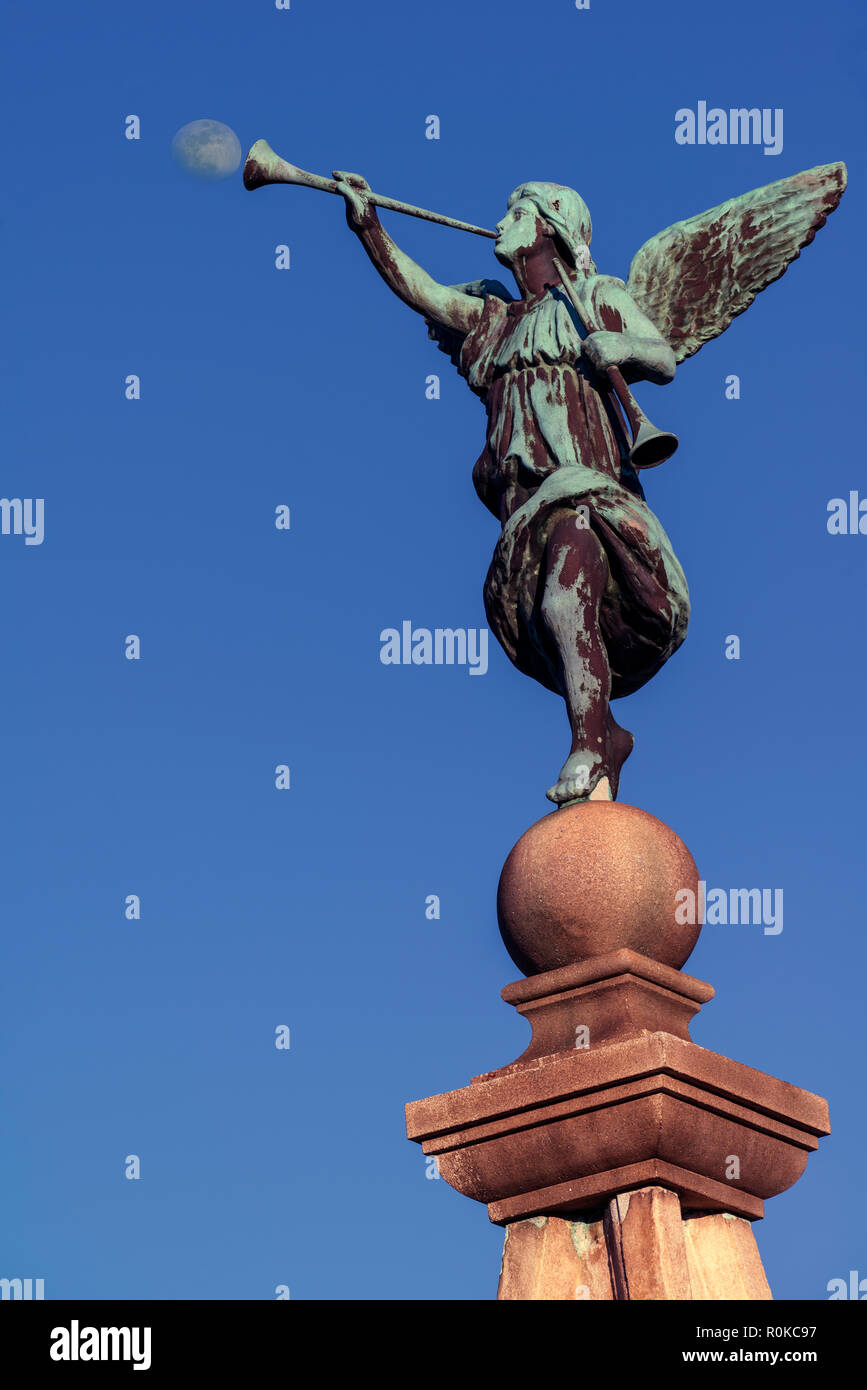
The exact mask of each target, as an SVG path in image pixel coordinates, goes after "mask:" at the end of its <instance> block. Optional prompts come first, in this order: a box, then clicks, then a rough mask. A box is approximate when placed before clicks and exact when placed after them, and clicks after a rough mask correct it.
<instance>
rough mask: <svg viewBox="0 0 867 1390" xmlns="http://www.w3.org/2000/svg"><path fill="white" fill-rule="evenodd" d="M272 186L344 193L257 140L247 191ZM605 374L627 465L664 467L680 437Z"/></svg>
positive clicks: (436, 217) (395, 206)
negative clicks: (623, 425)
mask: <svg viewBox="0 0 867 1390" xmlns="http://www.w3.org/2000/svg"><path fill="white" fill-rule="evenodd" d="M272 183H290V184H296V185H298V186H299V187H302V188H317V189H319V191H320V192H321V193H339V192H340V189H339V186H338V180H337V179H326V178H322V177H321V175H319V174H308V173H307V171H306V169H299V168H298V167H297V165H295V164H290V163H289V161H288V160H286V159H282V158H281V156H280V155H279V154H277V153H275V151H274V150H272V148H271V146H270V145H269V144H268V141H267V140H257V141H256V143H255V144H254V145H252V146H251V147H250V151H249V153H248V155H247V158H246V160H245V162H244V187H245V188H247V189H250V190H252V189H255V188H264V187H265V186H266V185H268V184H272ZM365 197H366V198H367V200H368V202H370V203H373V204H374V205H375V206H376V207H379V208H385V210H386V211H387V212H402V213H405V214H406V215H407V216H409V217H420V218H422V219H423V220H424V221H425V222H435V223H437V225H438V226H440V227H454V228H455V229H456V230H457V231H459V232H472V233H473V234H474V235H475V236H485V237H490V238H491V240H494V241H495V240H496V237H497V233H496V232H492V231H490V230H489V228H487V227H477V226H476V225H475V223H473V222H461V221H459V219H458V218H456V217H446V216H444V215H443V214H442V213H439V212H431V211H430V210H429V209H428V208H420V207H416V206H415V204H414V203H404V202H402V201H401V200H400V199H398V198H387V197H385V196H384V195H383V194H381V193H374V192H373V191H372V190H368V189H365ZM558 268H559V269H560V272H561V278H562V280H563V285H564V289H565V290H566V292H567V294H568V295H569V298H570V299H571V301H572V304H573V306H574V308H575V310H576V312H577V313H578V314H579V317H581V318H582V320H585V319H586V311H585V310H584V309H583V308H582V307H581V306H579V304H578V303H577V301H576V298H575V295H574V294H573V292H572V287H571V281H570V279H569V277H568V275H567V273H566V271H565V269H564V268H563V267H562V266H560V265H559V263H558ZM585 327H586V328H587V329H588V331H592V328H591V326H590V325H589V324H586V323H585ZM606 375H607V378H608V382H609V384H610V386H611V390H612V392H613V394H614V395H615V396H616V397H617V399H618V401H619V402H620V405H621V406H622V408H623V413H624V415H625V416H626V419H627V420H628V422H629V428H630V430H631V432H632V445H631V448H630V451H629V460H630V462H631V464H632V466H633V467H634V468H636V469H639V468H656V467H658V465H659V464H660V463H664V462H665V460H666V459H668V458H671V455H672V454H673V453H674V451H675V449H676V448H677V444H678V440H677V435H675V434H670V433H669V432H668V431H667V430H660V429H657V427H656V425H654V424H652V423H651V421H650V420H649V419H648V418H647V416H646V415H645V413H644V411H643V410H642V409H641V406H640V405H639V404H638V402H637V401H636V399H635V397H634V396H633V394H632V392H631V391H630V389H629V387H628V386H627V384H626V382H625V381H624V379H623V376H622V374H621V372H620V370H619V368H617V367H609V368H608V369H607V373H606Z"/></svg>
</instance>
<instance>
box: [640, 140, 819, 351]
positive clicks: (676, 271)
mask: <svg viewBox="0 0 867 1390" xmlns="http://www.w3.org/2000/svg"><path fill="white" fill-rule="evenodd" d="M845 187H846V165H845V164H819V165H817V166H816V168H815V169H807V170H805V172H804V173H802V174H792V175H791V176H790V177H789V178H787V179H778V180H777V182H776V183H769V184H766V185H765V186H764V188H755V189H753V191H752V192H751V193H743V194H742V195H741V196H740V198H732V199H731V200H730V201H729V202H727V203H721V204H720V206H719V207H716V208H711V209H710V211H709V212H700V213H699V214H698V216H697V217H689V218H687V219H686V221H685V222H675V224H674V226H673V227H666V229H665V231H663V232H658V233H657V235H656V236H655V237H651V239H650V241H646V242H645V243H644V245H643V246H642V247H641V250H640V251H637V252H636V254H635V256H634V257H633V259H632V264H631V265H630V267H629V280H628V281H627V289H628V291H629V293H630V295H631V296H632V298H633V299H634V300H635V302H636V304H637V305H638V306H639V308H640V309H643V310H644V312H645V314H647V316H648V318H649V319H651V320H652V321H653V323H655V324H656V326H657V328H658V329H659V331H660V333H661V334H662V335H663V337H664V338H666V339H667V341H668V342H669V343H670V344H671V346H672V348H673V350H674V354H675V356H676V358H677V360H678V362H682V361H683V360H684V358H685V357H691V356H692V354H693V353H694V352H698V350H699V348H700V347H701V346H702V344H704V343H706V342H708V341H709V340H710V339H711V338H716V337H718V336H719V334H720V333H722V332H723V331H724V330H725V329H726V328H728V326H729V324H730V323H731V321H732V319H733V318H735V317H736V316H737V315H738V314H742V313H743V312H744V310H745V309H748V308H749V307H750V305H751V304H752V302H753V300H754V299H755V297H756V295H757V294H758V293H759V291H760V290H763V289H764V288H765V286H766V285H769V284H770V283H771V281H772V280H778V279H779V278H780V276H781V275H782V273H783V271H784V270H785V269H786V267H787V266H788V265H789V264H790V263H791V262H792V261H794V260H795V259H796V258H797V257H798V256H799V255H800V253H801V248H802V247H803V246H807V245H809V243H810V242H811V241H812V240H813V237H814V236H815V235H816V232H817V231H818V230H819V228H820V227H821V226H823V225H824V223H825V219H826V218H827V217H828V215H829V213H832V212H833V211H834V209H835V208H836V206H837V204H838V203H839V201H840V199H841V198H842V196H843V190H844V188H845Z"/></svg>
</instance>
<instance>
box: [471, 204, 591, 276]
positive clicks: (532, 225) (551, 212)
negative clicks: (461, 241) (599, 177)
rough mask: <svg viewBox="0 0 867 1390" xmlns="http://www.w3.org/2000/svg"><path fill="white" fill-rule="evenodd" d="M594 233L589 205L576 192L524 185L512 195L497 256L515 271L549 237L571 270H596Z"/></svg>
mask: <svg viewBox="0 0 867 1390" xmlns="http://www.w3.org/2000/svg"><path fill="white" fill-rule="evenodd" d="M592 231H593V227H592V223H591V221H590V213H589V211H588V209H587V204H586V203H585V202H584V199H583V198H582V197H581V195H580V194H579V193H576V192H575V189H574V188H566V187H565V185H564V184H561V183H522V184H519V185H518V187H517V188H516V189H515V191H514V192H513V193H512V194H511V196H510V198H509V207H508V210H507V212H506V215H505V217H503V218H502V219H501V221H499V222H498V223H497V240H496V241H495V243H494V255H495V256H496V257H497V260H498V261H500V262H501V263H502V264H503V265H508V266H510V267H511V268H512V270H513V271H514V270H515V269H516V268H517V266H518V264H519V262H520V260H521V259H522V257H526V256H527V255H528V254H529V253H530V252H533V251H535V250H536V249H537V248H538V247H539V245H540V242H541V241H542V240H543V239H544V238H545V237H547V238H548V239H549V240H550V241H551V242H552V246H553V250H554V251H555V252H556V254H557V255H558V256H559V257H560V259H561V260H563V261H564V262H565V264H566V265H567V266H569V267H571V268H576V267H579V266H580V267H583V268H584V269H586V270H590V269H593V270H595V268H596V267H595V266H594V264H593V261H592V260H591V259H590V252H589V250H588V247H589V245H590V237H591V235H592Z"/></svg>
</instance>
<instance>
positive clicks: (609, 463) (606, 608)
mask: <svg viewBox="0 0 867 1390" xmlns="http://www.w3.org/2000/svg"><path fill="white" fill-rule="evenodd" d="M244 182H245V184H246V186H247V187H248V188H257V187H260V186H262V185H263V184H265V183H298V184H304V185H306V186H308V187H315V188H320V189H322V190H323V191H327V192H331V193H338V194H340V195H342V196H343V198H344V199H345V202H346V209H347V221H348V223H349V226H350V227H351V228H352V229H353V231H354V232H355V233H356V234H357V235H358V237H359V239H360V241H361V243H362V245H363V246H364V249H365V251H366V252H367V255H368V256H369V258H370V260H371V261H372V262H373V264H374V266H375V267H376V269H377V271H378V272H379V274H380V275H381V276H382V278H383V280H385V282H386V284H387V285H388V286H389V288H390V289H392V290H393V291H394V293H395V294H396V295H397V296H398V297H399V298H400V299H402V300H403V302H404V303H405V304H408V305H409V307H410V308H411V309H415V310H416V312H417V313H419V314H421V315H422V316H423V317H424V319H425V321H426V323H427V325H428V329H429V333H430V336H431V337H433V338H435V339H436V340H437V341H438V342H439V345H440V347H441V349H442V350H443V351H445V352H447V353H448V354H449V356H450V357H451V360H452V362H453V363H454V365H455V366H456V367H457V369H458V371H459V372H460V374H461V375H462V376H463V377H465V378H466V380H467V382H468V384H469V386H470V389H471V390H472V391H474V392H475V393H476V394H477V395H478V396H480V397H481V399H482V400H483V401H484V404H485V408H486V410H487V417H488V426H487V435H486V440H485V447H484V449H483V451H482V453H481V455H480V456H479V458H478V460H477V461H476V464H475V467H474V470H473V482H474V484H475V487H476V491H477V493H478V495H479V497H480V498H481V500H482V501H483V502H484V504H485V506H486V507H488V508H489V510H490V511H491V512H493V514H494V516H495V517H496V518H497V520H498V521H499V522H500V525H501V527H502V532H501V535H500V539H499V541H498V543H497V546H496V549H495V551H494V556H493V559H492V561H491V565H490V568H489V570H488V575H487V578H486V580H485V589H484V597H485V610H486V613H487V617H488V622H489V624H490V627H491V629H492V631H493V632H494V634H495V635H496V637H497V640H498V641H499V642H500V645H501V646H502V647H503V649H504V651H505V652H506V653H507V655H508V656H509V658H510V660H511V661H512V662H514V664H515V665H516V666H517V667H518V669H519V670H521V671H523V672H524V673H525V674H527V675H529V676H532V677H533V678H534V679H535V680H537V681H540V682H541V683H542V684H543V685H545V686H547V687H548V689H550V690H553V691H556V692H557V693H558V694H560V695H562V696H563V698H564V700H565V701H566V707H567V711H568V715H569V723H570V726H571V731H572V745H571V748H570V751H569V756H568V757H567V758H566V761H565V762H564V764H563V767H562V768H561V770H560V773H559V776H558V778H557V780H556V782H555V784H554V785H553V786H552V787H551V788H550V789H549V791H548V793H547V795H548V797H549V799H550V800H551V801H553V802H555V803H556V804H557V805H566V804H569V803H572V802H578V801H586V800H613V799H615V798H616V796H617V789H618V783H619V778H620V769H621V767H622V765H623V763H624V762H625V760H626V758H627V757H628V756H629V753H630V752H631V750H632V745H633V739H632V735H631V734H630V733H628V732H627V731H626V730H625V729H622V728H621V727H620V726H619V724H617V722H616V721H615V719H614V717H613V715H612V714H611V709H610V701H611V700H612V699H616V698H618V697H620V696H624V695H629V694H631V693H632V692H633V691H634V690H638V689H639V688H640V687H641V686H642V685H644V684H645V682H647V681H648V680H650V678H651V677H652V676H654V675H655V674H656V672H657V671H658V670H659V669H660V668H661V667H662V666H663V665H664V663H665V662H666V661H667V660H668V658H669V657H670V656H671V655H672V653H673V652H675V651H676V650H677V648H678V647H679V646H680V644H681V642H682V641H683V639H684V637H685V635H686V629H687V624H688V621H689V594H688V589H687V584H686V579H685V578H684V574H683V571H682V569H681V567H680V564H679V563H678V560H677V557H676V556H675V554H674V551H673V549H672V546H671V542H670V541H669V539H668V537H667V536H666V534H665V531H664V530H663V528H662V526H661V525H660V523H659V521H658V520H657V518H656V517H655V516H654V514H653V512H652V511H651V510H650V508H649V507H648V506H647V503H646V501H645V497H644V491H643V489H642V487H641V484H640V482H639V479H638V471H639V470H641V469H644V468H649V467H653V466H656V465H657V464H659V463H662V462H663V461H664V460H665V459H666V458H668V457H669V456H670V455H671V454H672V453H673V452H674V449H675V448H676V447H677V440H676V439H675V437H674V436H673V435H671V434H667V433H665V432H664V431H662V430H658V429H656V428H655V427H654V426H653V425H651V424H650V422H649V421H648V420H647V417H646V416H644V414H643V412H641V410H640V408H639V407H638V406H637V403H636V402H635V401H634V399H633V397H632V395H631V392H630V391H629V383H631V382H637V381H650V382H653V383H655V384H657V385H664V384H666V383H667V382H670V381H671V380H672V379H673V377H674V374H675V370H676V367H677V364H678V363H679V362H682V361H683V360H684V359H685V358H687V357H690V356H692V354H693V353H695V352H697V351H698V349H699V348H700V347H701V346H702V345H703V344H704V343H706V342H708V341H709V340H710V339H711V338H715V337H717V336H718V335H719V334H720V333H722V332H723V331H724V330H725V329H726V328H727V327H728V325H729V324H730V323H731V321H732V319H733V318H735V317H736V315H738V314H741V313H743V311H744V310H745V309H747V308H748V307H749V305H750V304H751V303H752V302H753V300H754V299H755V297H756V295H757V294H758V293H759V292H760V291H761V290H762V289H764V288H765V286H766V285H768V284H770V283H771V282H772V281H773V280H776V279H778V278H779V277H780V275H782V274H783V272H784V270H785V269H786V267H787V266H788V265H789V263H790V262H791V261H793V260H794V259H795V258H796V257H797V256H798V255H799V254H800V251H801V249H802V248H803V247H804V246H806V245H807V244H808V243H809V242H810V241H812V239H813V237H814V236H815V233H816V231H817V230H818V229H819V228H820V227H821V226H822V225H823V224H824V222H825V220H826V218H827V217H828V215H829V214H830V213H831V212H833V210H834V209H835V208H836V206H837V204H838V203H839V201H840V198H841V196H842V193H843V190H844V188H845V186H846V169H845V165H843V164H841V163H835V164H826V165H819V166H818V167H816V168H814V169H809V170H807V171H805V172H804V173H799V174H794V175H792V176H791V177H789V178H785V179H779V180H778V181H777V182H775V183H771V184H768V185H766V186H765V187H762V188H758V189H755V190H753V191H752V192H749V193H745V194H743V195H742V196H741V197H739V198H734V199H732V200H730V201H729V202H726V203H723V204H721V205H720V206H719V207H715V208H712V209H711V210H710V211H708V212H704V213H700V214H699V215H698V216H695V217H691V218H689V219H687V220H686V221H683V222H678V223H675V224H674V226H671V227H668V228H666V229H665V230H664V231H662V232H659V233H658V234H657V235H656V236H654V237H652V238H651V239H650V241H648V242H646V243H645V244H644V246H642V247H641V249H640V250H639V251H638V252H637V254H636V255H635V256H634V258H633V260H632V263H631V265H630V268H629V276H628V279H627V281H626V282H625V283H624V281H623V280H620V279H618V278H617V277H616V276H611V275H600V274H599V273H598V271H597V269H596V266H595V264H594V262H593V260H592V258H591V255H590V250H589V247H590V238H591V222H590V214H589V212H588V210H587V207H586V205H585V203H584V201H583V199H582V198H581V197H580V196H579V194H578V193H576V192H575V190H574V189H572V188H567V187H564V186H563V185H561V184H556V183H542V182H533V183H523V184H520V185H519V186H518V187H517V188H516V189H515V190H514V192H513V193H512V194H511V196H510V198H509V202H508V207H507V210H506V212H505V214H504V216H503V217H502V219H501V221H500V222H498V223H497V227H496V231H495V232H490V231H488V230H487V229H486V228H483V227H477V226H474V225H472V224H469V223H465V222H458V221H456V220H454V219H452V218H447V217H443V216H441V215H438V214H434V213H429V212H427V211H426V210H424V209H421V208H417V207H413V206H410V205H408V204H403V203H400V202H397V201H396V200H394V199H390V198H385V197H381V196H380V195H378V194H375V193H373V191H372V190H371V189H370V188H369V185H368V184H367V182H366V180H364V179H363V178H361V177H360V176H359V175H357V174H351V173H348V172H345V171H340V170H335V171H334V179H333V180H331V179H323V178H319V177H318V176H316V175H312V174H307V173H305V172H304V171H303V170H299V169H297V168H295V167H294V166H293V165H290V164H288V163H287V162H286V161H284V160H281V159H280V158H279V156H277V155H275V154H274V152H273V150H271V149H270V147H269V146H268V145H267V144H266V143H265V142H264V141H258V142H257V143H256V144H255V145H254V146H253V148H252V149H251V151H250V154H249V155H248V158H247V162H246V165H245V169H244ZM377 205H379V206H383V207H387V208H390V209H392V210H395V211H401V212H407V213H410V214H411V215H413V216H418V217H424V218H426V219H428V220H431V221H435V222H438V223H440V224H442V225H446V226H453V227H458V228H460V229H462V230H465V231H471V232H475V233H477V234H479V235H482V236H489V237H492V238H494V239H495V244H494V254H495V255H496V257H497V260H498V261H499V262H500V263H501V264H502V265H504V266H507V267H508V268H509V269H510V270H511V272H512V274H513V276H514V279H515V281H516V283H517V287H518V290H519V296H518V297H517V298H516V297H513V296H512V294H511V293H510V292H509V291H508V290H507V289H506V288H505V286H504V285H502V284H501V283H500V282H499V281H498V280H478V281H474V282H471V283H468V284H462V285H441V284H439V283H438V282H437V281H435V280H434V279H432V277H431V276H430V275H428V274H427V272H426V271H424V270H423V269H422V268H421V266H419V265H417V264H416V263H415V262H414V261H413V260H411V259H410V257H409V256H407V255H406V254H405V253H404V252H403V251H401V249H400V248H399V247H398V246H397V245H396V243H395V242H394V241H393V240H392V238H391V237H390V236H389V235H388V233H387V232H386V231H385V230H384V228H383V227H382V225H381V223H380V221H379V218H378V215H377V213H376V211H375V208H376V206H377ZM624 417H625V418H624ZM627 422H628V429H627ZM630 436H631V437H630Z"/></svg>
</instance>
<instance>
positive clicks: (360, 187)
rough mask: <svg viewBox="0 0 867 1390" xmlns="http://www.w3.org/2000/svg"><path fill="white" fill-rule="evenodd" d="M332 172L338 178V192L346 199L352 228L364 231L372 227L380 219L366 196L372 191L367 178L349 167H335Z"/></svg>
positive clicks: (347, 213) (347, 219)
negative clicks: (354, 172) (353, 171)
mask: <svg viewBox="0 0 867 1390" xmlns="http://www.w3.org/2000/svg"><path fill="white" fill-rule="evenodd" d="M332 174H333V177H334V178H335V179H337V191H338V193H342V194H343V197H344V198H345V199H346V221H347V222H348V224H349V226H350V227H351V228H352V230H353V231H354V232H362V231H365V230H366V229H367V228H368V227H372V226H373V225H374V224H375V223H376V221H377V220H378V219H377V216H376V211H375V209H374V205H373V204H372V203H371V202H370V200H369V199H368V197H367V196H366V195H367V194H368V193H369V192H370V184H369V183H368V182H367V179H366V178H364V177H363V176H362V175H361V174H353V173H350V172H349V170H347V169H334V170H332Z"/></svg>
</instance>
